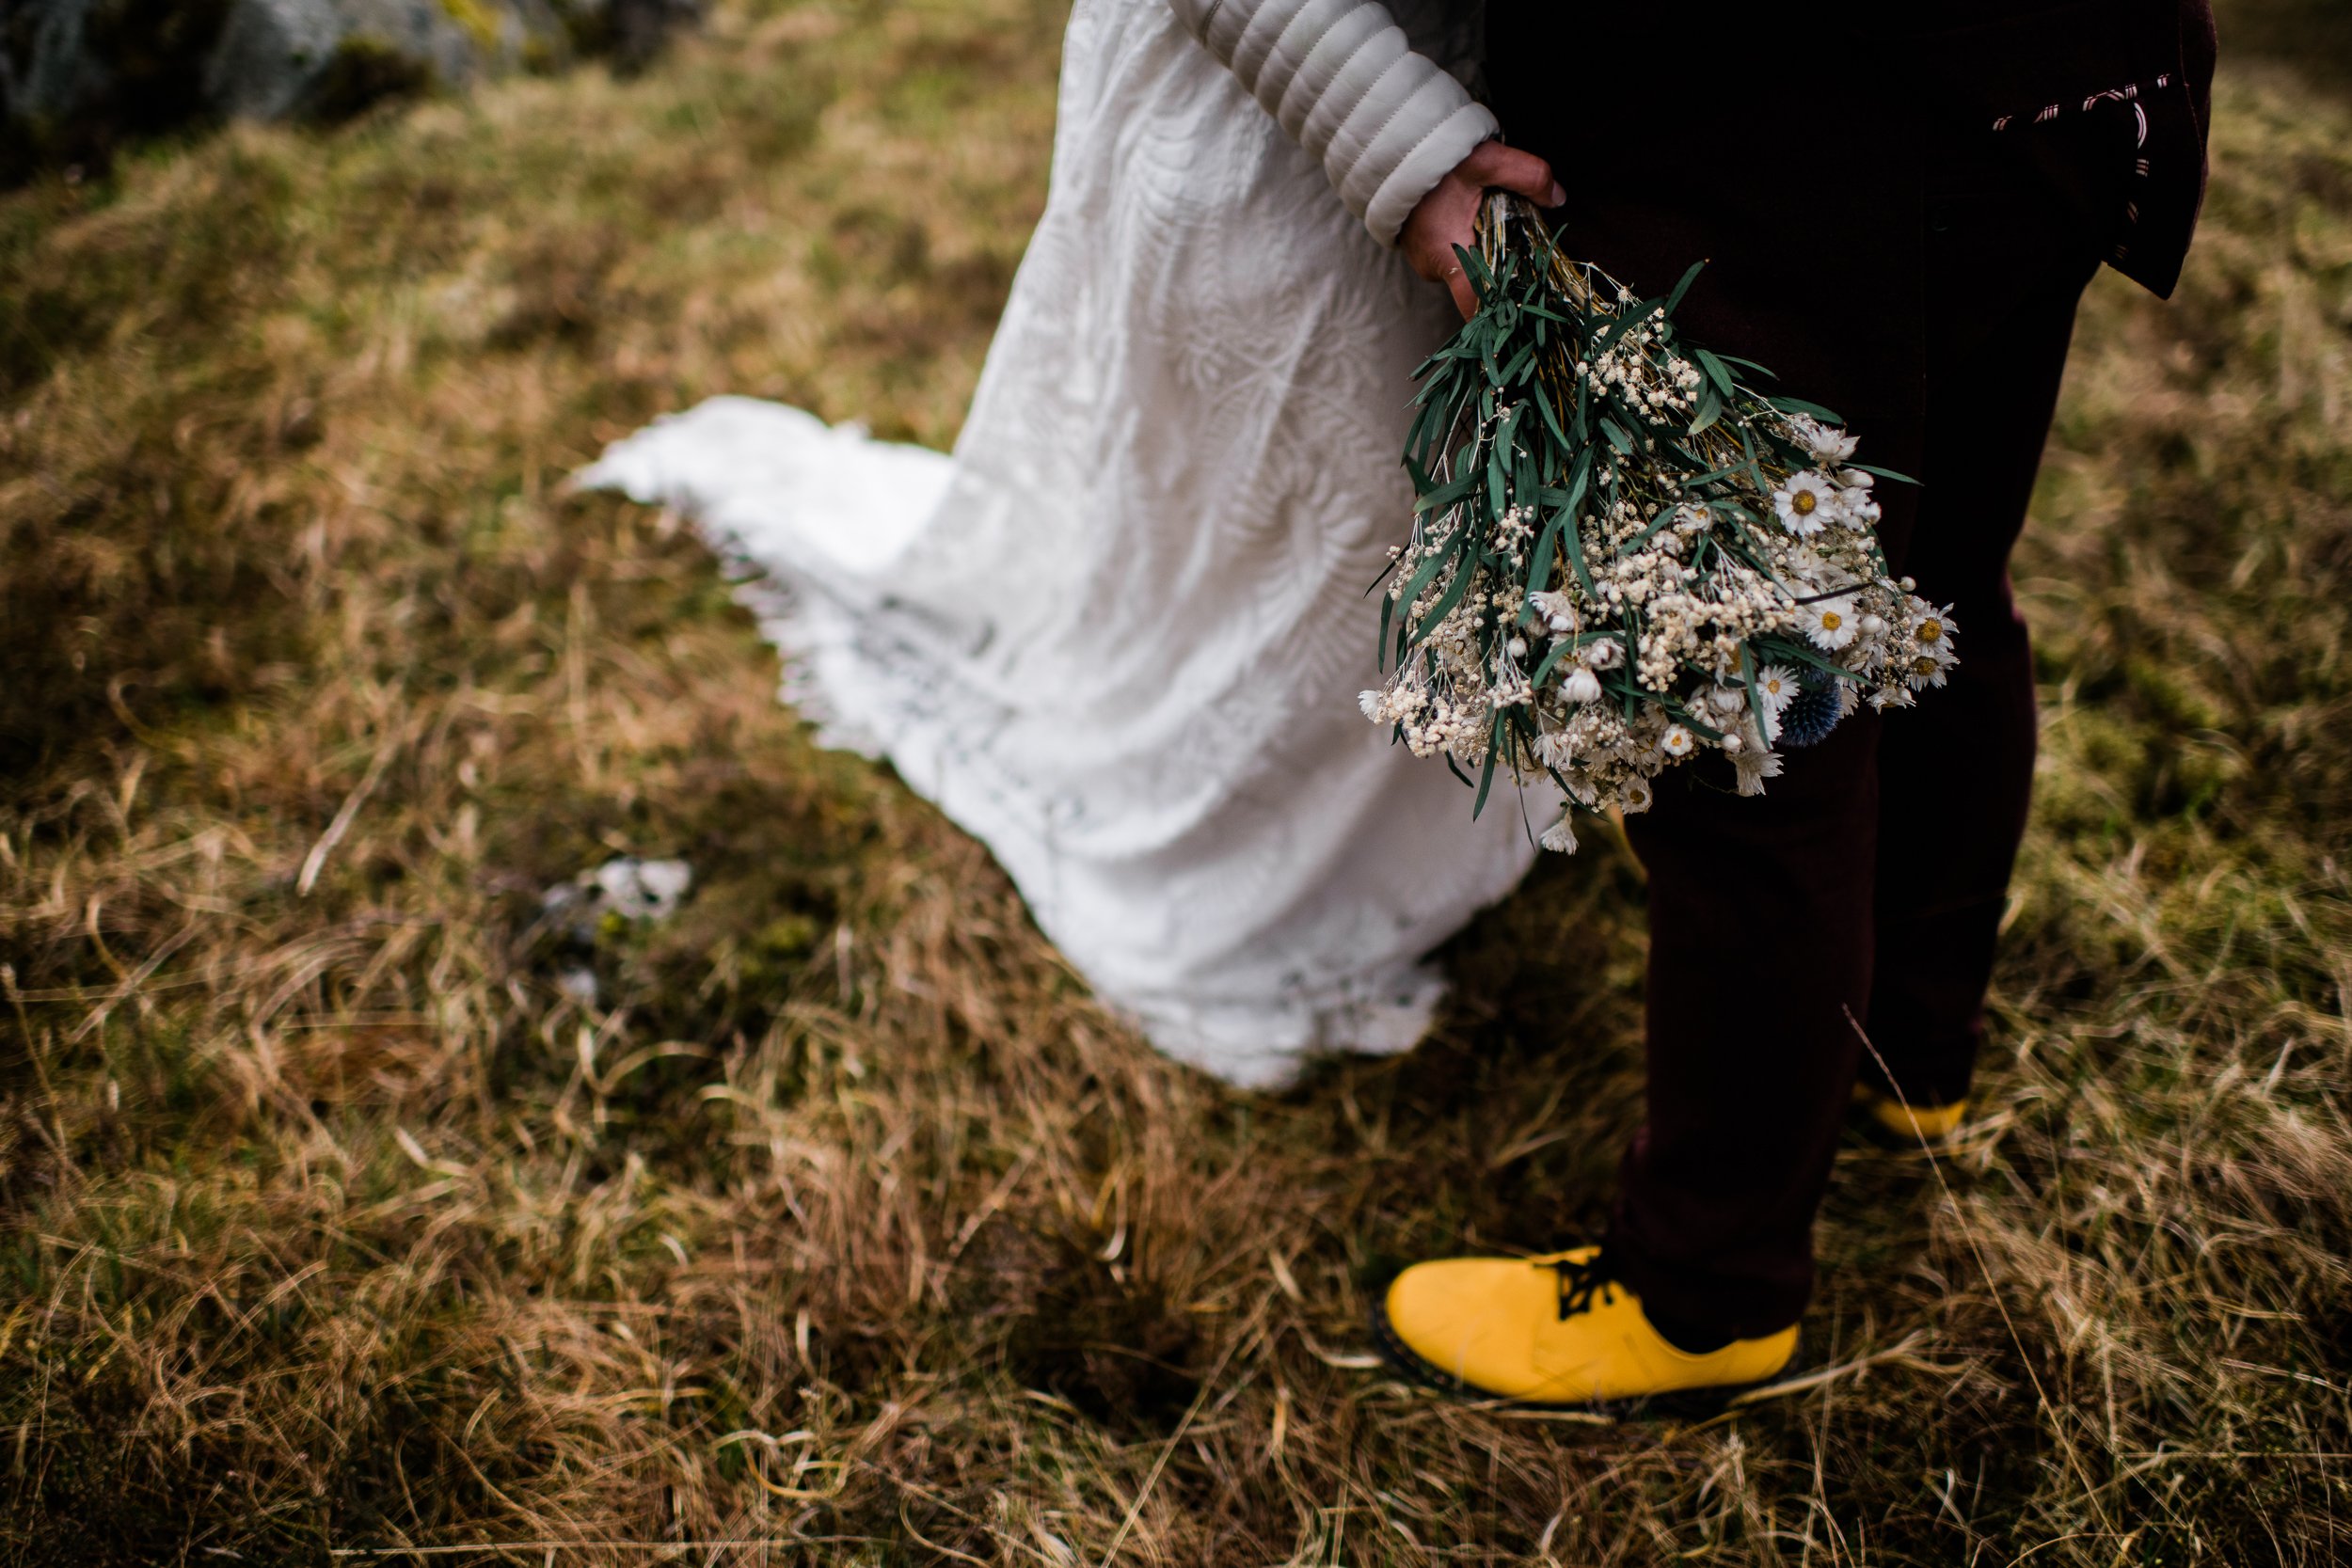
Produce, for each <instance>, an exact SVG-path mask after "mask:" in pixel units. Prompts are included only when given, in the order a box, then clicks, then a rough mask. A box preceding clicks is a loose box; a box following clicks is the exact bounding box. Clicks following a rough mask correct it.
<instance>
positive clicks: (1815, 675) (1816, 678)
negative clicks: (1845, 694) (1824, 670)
mask: <svg viewBox="0 0 2352 1568" xmlns="http://www.w3.org/2000/svg"><path fill="white" fill-rule="evenodd" d="M1844 708H1845V705H1844V704H1843V703H1842V702H1841V701H1839V699H1838V695H1837V681H1836V677H1835V676H1831V675H1824V674H1821V673H1819V672H1815V671H1807V672H1806V673H1805V676H1804V682H1803V684H1801V685H1800V686H1799V687H1798V689H1797V694H1796V695H1795V696H1794V697H1791V698H1790V699H1789V700H1788V707H1787V708H1786V709H1784V710H1783V711H1782V713H1781V716H1780V745H1781V748H1782V749H1783V750H1784V751H1790V752H1793V751H1797V750H1800V749H1801V748H1804V747H1806V746H1814V745H1819V744H1820V741H1821V740H1822V739H1823V738H1824V737H1826V736H1828V734H1829V732H1830V731H1832V730H1834V729H1836V727H1837V721H1838V720H1840V719H1842V718H1844V717H1845V712H1844Z"/></svg>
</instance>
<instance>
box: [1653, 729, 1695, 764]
mask: <svg viewBox="0 0 2352 1568" xmlns="http://www.w3.org/2000/svg"><path fill="white" fill-rule="evenodd" d="M1698 744H1699V738H1698V736H1694V735H1692V733H1691V732H1690V731H1689V730H1686V729H1684V728H1683V727H1682V726H1681V725H1680V724H1669V725H1667V726H1666V733H1665V734H1664V735H1661V736H1659V737H1658V749H1659V750H1660V751H1661V752H1665V753H1666V754H1667V755H1668V756H1670V757H1676V758H1681V757H1687V756H1689V755H1690V754H1691V753H1692V752H1694V751H1696V750H1698Z"/></svg>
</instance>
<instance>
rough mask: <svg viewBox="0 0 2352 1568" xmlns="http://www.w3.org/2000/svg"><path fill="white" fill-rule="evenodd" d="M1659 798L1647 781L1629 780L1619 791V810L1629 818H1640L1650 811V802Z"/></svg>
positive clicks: (1639, 779) (1640, 779)
mask: <svg viewBox="0 0 2352 1568" xmlns="http://www.w3.org/2000/svg"><path fill="white" fill-rule="evenodd" d="M1657 798H1658V797H1657V796H1656V794H1655V793H1653V792H1652V791H1651V789H1650V786H1649V781H1648V780H1647V779H1642V778H1633V779H1628V780H1626V782H1625V784H1624V785H1623V786H1622V787H1621V788H1619V789H1618V791H1617V809H1618V810H1619V811H1621V812H1623V813H1625V814H1626V815H1627V816H1639V815H1641V814H1642V813H1643V812H1645V811H1647V810H1649V808H1650V802H1651V801H1653V800H1657Z"/></svg>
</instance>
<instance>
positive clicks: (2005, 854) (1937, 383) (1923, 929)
mask: <svg viewBox="0 0 2352 1568" xmlns="http://www.w3.org/2000/svg"><path fill="white" fill-rule="evenodd" d="M2083 280H2084V279H2083V276H2082V274H2081V272H2080V271H2078V270H2076V269H2074V268H2063V269H2059V270H2057V271H2054V272H2052V273H2051V274H2050V275H2049V277H2047V278H2046V280H2045V281H2044V283H2043V284H2042V287H2040V288H2038V289H2036V290H2034V291H2031V292H2030V293H2027V295H2026V297H2025V298H2024V299H2022V300H2021V301H2020V302H2019V303H2018V305H2017V306H2016V308H2015V309H2013V310H2012V311H2011V312H2010V313H2009V314H2008V316H2007V317H2006V318H2005V319H2003V320H2001V321H1999V322H1997V323H1994V324H1991V325H1990V330H1986V331H1984V332H1982V333H1980V334H1974V335H1972V336H1971V339H1970V340H1969V341H1959V342H1952V341H1931V350H1933V351H1940V352H1937V354H1936V357H1935V358H1931V372H1930V373H1931V381H1930V384H1929V420H1928V465H1929V469H1930V471H1931V473H1932V474H1933V475H1934V482H1933V483H1931V484H1930V485H1929V486H1928V487H1927V488H1926V490H1925V491H1924V493H1923V494H1922V495H1921V497H1920V507H1919V518H1918V522H1917V524H1916V526H1915V529H1914V530H1913V531H1912V534H1911V537H1910V541H1909V546H1908V549H1907V551H1906V552H1905V554H1906V559H1905V560H1904V561H1903V562H1900V564H1899V570H1901V571H1905V572H1908V573H1910V574H1911V575H1912V576H1914V577H1915V578H1917V579H1918V582H1919V592H1920V594H1922V595H1924V596H1925V597H1927V598H1928V599H1930V600H1931V602H1933V603H1936V604H1939V605H1942V604H1949V605H1950V606H1951V607H1952V614H1953V617H1954V619H1955V620H1956V621H1957V622H1958V624H1959V626H1960V628H1961V636H1960V640H1959V642H1958V644H1957V645H1958V647H1959V649H1960V656H1961V662H1960V664H1959V666H1958V667H1957V668H1956V669H1954V670H1953V672H1952V673H1951V675H1950V677H1949V682H1948V684H1947V686H1946V687H1945V688H1944V689H1940V690H1930V691H1927V692H1924V693H1922V694H1921V697H1920V705H1919V708H1918V710H1917V711H1916V712H1912V713H1899V714H1896V715H1894V716H1892V717H1890V718H1889V720H1888V721H1887V723H1886V728H1885V735H1884V737H1883V739H1882V740H1881V742H1880V748H1879V831H1878V878H1877V893H1876V896H1875V899H1874V901H1873V904H1874V910H1875V929H1874V935H1873V947H1874V950H1875V958H1874V961H1873V965H1872V984H1871V990H1870V1006H1869V1011H1868V1013H1867V1025H1868V1033H1869V1052H1868V1053H1866V1056H1865V1059H1864V1060H1863V1062H1862V1063H1861V1073H1862V1076H1863V1079H1864V1081H1865V1082H1867V1083H1869V1084H1872V1085H1875V1086H1877V1087H1879V1088H1882V1089H1891V1090H1893V1091H1895V1092H1897V1093H1899V1095H1900V1096H1901V1097H1902V1098H1903V1099H1905V1100H1907V1101H1910V1102H1911V1103H1912V1104H1915V1105H1948V1104H1951V1103H1953V1102H1954V1101H1959V1100H1962V1099H1963V1098H1965V1097H1966V1095H1967V1093H1968V1085H1969V1079H1970V1075H1971V1073H1972V1071H1973V1069H1974V1067H1975V1063H1976V1058H1977V1053H1978V1049H1979V1046H1980V1045H1981V1044H1982V1042H1983V1038H1984V995H1985V988H1986V986H1987V985H1988V983H1989V982H1990V981H1991V978H1992V974H1993V957H1994V942H1995V939H1996V937H1997V935H1998V933H1999V930H2000V923H2001V916H2002V912H2003V911H2004V909H2005V908H2006V906H2007V902H2008V891H2009V879H2010V870H2011V869H2012V867H2013V866H2014V864H2015V862H2016V857H2017V846H2018V842H2019V841H2020V839H2022V838H2023V837H2024V835H2025V830H2026V807H2027V800H2028V797H2029V795H2030V794H2031V791H2032V787H2033V763H2034V742H2035V732H2036V728H2037V721H2036V715H2035V710H2034V680H2033V653H2032V649H2031V647H2030V646H2029V644H2028V643H2027V641H2026V625H2025V622H2024V621H2023V619H2021V618H2020V617H2019V615H2018V613H2017V608H2016V603H2015V601H2014V599H2013V598H2012V597H2011V594H2010V582H2009V570H2008V566H2009V554H2010V546H2012V545H2014V544H2015V542H2016V539H2017V534H2018V531H2019V530H2020V528H2022V526H2023V525H2024V522H2025V517H2026V503H2027V500H2028V499H2030V497H2031V495H2032V491H2033V483H2034V475H2035V473H2036V471H2037V470H2038V468H2039V467H2040V464H2041V458H2042V444H2043V441H2044V439H2045V437H2046V436H2047V435H2048V432H2049V426H2050V416H2051V413H2052V410H2053V409H2054V408H2055V407H2056V405H2057V401H2058V380H2059V374H2060V372H2061V371H2062V370H2063V369H2064V366H2065V363H2066V350H2067V344H2068V341H2069V339H2070V337H2071V336H2072V333H2073V328H2074V307H2075V303H2076V301H2077V299H2078V298H2079V297H2080V294H2081V292H2082V284H2083ZM1938 360H1941V361H1942V362H1940V363H1939V362H1938ZM1939 415H1942V416H1943V417H1939ZM1943 446H1949V447H1950V448H1952V449H1955V450H1952V451H1948V452H1947V451H1939V447H1943Z"/></svg>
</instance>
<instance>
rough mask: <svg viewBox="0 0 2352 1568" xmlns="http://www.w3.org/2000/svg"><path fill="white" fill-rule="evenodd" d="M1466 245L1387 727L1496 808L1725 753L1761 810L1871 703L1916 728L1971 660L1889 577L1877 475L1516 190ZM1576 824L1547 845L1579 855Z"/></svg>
mask: <svg viewBox="0 0 2352 1568" xmlns="http://www.w3.org/2000/svg"><path fill="white" fill-rule="evenodd" d="M1478 238H1479V251H1478V253H1477V254H1472V253H1470V252H1469V251H1467V250H1465V251H1459V252H1457V254H1458V255H1459V256H1460V258H1461V261H1462V264H1463V266H1464V267H1465V268H1466V269H1467V270H1468V271H1469V273H1470V279H1471V281H1472V283H1473V284H1474V286H1475V287H1476V289H1477V293H1478V297H1479V302H1480V303H1479V309H1478V311H1477V313H1476V314H1475V315H1474V316H1472V317H1471V319H1470V321H1469V322H1467V323H1466V324H1464V325H1463V327H1462V330H1461V332H1460V333H1459V334H1457V335H1456V336H1455V337H1454V340H1453V341H1451V342H1449V343H1448V344H1447V345H1446V346H1445V347H1444V348H1442V349H1440V350H1439V351H1438V353H1437V354H1435V355H1434V356H1431V357H1430V359H1429V360H1428V362H1427V363H1426V364H1424V365H1423V366H1422V369H1421V370H1420V372H1417V373H1418V378H1419V380H1420V381H1421V384H1422V385H1421V391H1420V395H1419V396H1418V398H1417V399H1416V400H1415V405H1416V406H1417V407H1418V408H1419V410H1420V413H1419V415H1418V417H1417V418H1416V419H1415V420H1414V422H1413V426H1412V432H1411V435H1410V436H1409V437H1408V439H1407V441H1406V458H1405V462H1406V467H1407V468H1408V469H1409V470H1410V471H1411V473H1412V476H1413V483H1414V487H1415V489H1416V490H1417V491H1418V492H1419V500H1418V502H1417V504H1416V507H1415V510H1414V522H1413V532H1412V537H1411V540H1410V541H1409V542H1408V543H1407V544H1406V545H1404V546H1399V547H1397V548H1396V549H1394V550H1393V551H1392V552H1391V562H1390V567H1389V571H1388V573H1387V574H1386V575H1384V577H1383V578H1382V581H1383V582H1386V583H1388V584H1389V585H1390V586H1389V587H1388V589H1387V596H1386V601H1385V603H1384V605H1383V609H1382V614H1381V646H1382V655H1383V657H1382V664H1383V668H1384V669H1386V668H1388V665H1389V659H1390V656H1391V654H1392V655H1393V658H1394V668H1393V672H1392V673H1390V675H1389V677H1388V679H1387V681H1386V683H1385V684H1384V685H1383V686H1381V687H1380V688H1379V689H1376V690H1372V691H1367V692H1365V693H1364V694H1363V698H1362V702H1363V709H1364V713H1365V716H1366V717H1367V718H1370V719H1372V720H1373V721H1375V722H1377V723H1382V724H1387V725H1390V726H1391V728H1392V730H1393V733H1394V735H1395V736H1396V738H1397V739H1399V740H1401V741H1403V742H1404V743H1405V744H1406V746H1407V747H1409V748H1410V749H1411V750H1412V752H1413V753H1414V754H1415V755H1417V756H1424V757H1425V756H1429V755H1431V754H1433V753H1434V754H1437V755H1440V756H1443V757H1444V758H1445V759H1446V761H1447V764H1448V766H1449V767H1452V768H1454V770H1455V772H1457V773H1459V774H1461V775H1462V777H1463V778H1464V780H1465V782H1469V780H1470V774H1469V773H1468V772H1466V771H1465V769H1476V770H1477V772H1478V777H1477V780H1476V785H1477V790H1478V797H1477V804H1476V806H1474V807H1473V810H1483V809H1484V808H1485V805H1486V798H1487V793H1488V791H1489V789H1490V788H1491V787H1492V785H1493V783H1494V778H1495V774H1496V773H1497V771H1498V770H1501V771H1503V772H1506V773H1508V774H1509V775H1510V776H1511V777H1512V778H1513V779H1514V780H1516V781H1519V782H1525V781H1527V780H1529V779H1532V778H1539V777H1544V776H1549V778H1551V779H1553V780H1554V781H1556V782H1557V783H1558V784H1559V785H1560V787H1561V788H1562V789H1563V790H1565V792H1566V794H1567V797H1568V799H1569V800H1570V801H1572V802H1573V803H1574V805H1581V806H1582V807H1584V808H1585V809H1587V810H1592V811H1598V810H1603V809H1605V808H1607V807H1610V806H1615V807H1617V808H1618V809H1620V810H1622V811H1626V812H1638V811H1644V810H1646V809H1647V808H1648V806H1649V803H1650V800H1651V790H1652V784H1651V781H1652V780H1653V779H1654V778H1656V776H1657V775H1658V774H1659V773H1660V772H1661V770H1662V769H1664V768H1667V767H1670V766H1672V765H1674V764H1677V763H1680V762H1685V761H1688V760H1689V759H1690V758H1692V757H1693V756H1695V755H1697V754H1698V753H1699V752H1701V751H1702V750H1705V749H1708V748H1713V749H1715V750H1717V751H1720V752H1723V753H1724V755H1725V756H1727V757H1728V758H1729V759H1730V761H1731V764H1732V767H1733V769H1734V771H1735V775H1736V778H1737V781H1738V787H1739V790H1740V793H1741V794H1743V795H1754V794H1760V793H1762V792H1763V789H1764V781H1765V780H1767V779H1770V778H1772V777H1773V776H1774V775H1775V774H1777V773H1778V772H1779V771H1780V766H1781V752H1782V751H1783V750H1787V749H1790V748H1794V747H1800V746H1808V745H1811V744H1813V743H1814V742H1815V741H1818V740H1820V738H1821V737H1822V736H1826V735H1827V734H1828V733H1829V732H1830V730H1831V729H1832V728H1833V727H1835V726H1836V723H1837V722H1838V721H1840V720H1841V719H1843V718H1845V717H1846V716H1847V715H1848V714H1850V713H1851V712H1852V711H1853V710H1854V709H1855V707H1856V706H1857V705H1859V704H1861V703H1864V702H1867V703H1869V704H1871V705H1873V706H1875V707H1879V708H1882V709H1883V708H1886V707H1897V706H1909V705H1910V704H1911V701H1912V694H1913V693H1914V692H1915V691H1916V690H1918V689H1922V688H1925V687H1930V686H1941V685H1943V684H1944V679H1945V674H1946V673H1947V671H1948V670H1949V669H1950V668H1951V666H1952V664H1953V662H1954V653H1953V647H1952V639H1953V626H1952V620H1951V616H1950V613H1949V611H1948V610H1938V609H1936V608H1934V607H1932V606H1931V605H1930V604H1928V603H1927V602H1926V601H1925V600H1923V599H1921V598H1919V597H1918V596H1917V595H1916V594H1915V593H1914V592H1913V591H1912V590H1913V589H1914V587H1915V584H1914V583H1913V582H1912V581H1911V579H1910V578H1903V579H1901V580H1899V581H1898V580H1895V579H1893V578H1890V577H1889V576H1888V574H1887V564H1886V558H1885V555H1884V553H1883V551H1882V550H1881V548H1880V546H1879V542H1878V536H1877V534H1876V532H1875V531H1874V529H1873V525H1874V524H1875V523H1876V522H1877V520H1878V517H1879V503H1878V501H1877V499H1876V498H1875V495H1874V488H1875V483H1876V482H1877V481H1878V480H1880V479H1886V480H1890V481H1899V480H1901V478H1902V476H1900V475H1899V474H1894V473H1891V472H1889V471H1888V470H1886V469H1883V468H1873V467H1868V466H1867V465H1864V464H1859V463H1855V462H1854V461H1852V457H1853V451H1854V438H1853V437H1852V436H1849V435H1847V434H1846V433H1845V432H1844V431H1843V430H1841V429H1840V428H1839V427H1838V423H1837V419H1836V415H1834V414H1831V413H1830V412H1829V411H1828V410H1827V409H1824V408H1820V407H1818V406H1816V405H1814V404H1808V403H1805V402H1804V401H1802V400H1800V399H1796V398H1790V397H1780V396H1772V395H1768V394H1766V393H1763V392H1759V391H1757V390H1756V389H1755V388H1754V387H1753V386H1752V385H1751V382H1752V381H1753V380H1755V379H1759V378H1761V379H1769V378H1770V375H1771V372H1768V371H1766V370H1765V369H1764V368H1763V367H1762V366H1760V365H1757V364H1755V363H1754V362H1752V361H1749V360H1743V359H1739V358H1735V357H1733V356H1729V355H1719V354H1714V353H1710V352H1709V351H1708V350H1707V349H1704V348H1699V347H1696V346H1694V345H1689V344H1685V343H1683V342H1682V341H1680V340H1679V339H1678V337H1677V333H1676V330H1675V322H1674V313H1675V309H1676V308H1677V306H1678V305H1679V304H1680V303H1681V301H1682V297H1683V294H1684V293H1685V291H1687V290H1688V289H1689V287H1690V285H1691V282H1692V279H1693V278H1694V277H1697V276H1698V272H1699V268H1698V267H1696V266H1693V267H1692V269H1691V270H1690V271H1689V272H1688V273H1686V274H1684V275H1683V277H1682V280H1681V282H1680V283H1678V284H1677V286H1676V287H1675V289H1674V291H1673V293H1670V294H1668V295H1667V296H1666V297H1665V298H1663V299H1653V300H1641V301H1637V300H1635V299H1634V298H1633V296H1632V294H1631V293H1629V291H1628V290H1627V289H1625V287H1624V286H1623V285H1621V284H1619V283H1617V282H1616V280H1615V279H1613V278H1612V277H1608V276H1607V275H1606V274H1605V273H1603V272H1601V271H1600V270H1599V269H1598V268H1597V267H1594V266H1591V265H1588V264H1586V263H1582V262H1579V261H1570V260H1569V259H1567V258H1566V257H1565V256H1564V255H1563V254H1562V253H1561V251H1560V250H1559V248H1558V247H1557V246H1556V245H1554V244H1553V242H1552V239H1551V236H1550V234H1549V231H1548V230H1546V228H1545V226H1544V224H1543V220H1542V219H1541V218H1540V217H1538V216H1537V215H1536V214H1535V212H1534V209H1533V208H1532V207H1531V206H1529V205H1528V204H1527V203H1526V202H1524V201H1522V200H1520V199H1519V198H1516V197H1509V196H1504V195H1502V194H1497V195H1495V196H1492V197H1490V198H1488V200H1487V202H1486V206H1485V208H1484V209H1483V210H1482V213H1481V217H1480V223H1479V235H1478ZM1572 812H1573V806H1572V807H1571V808H1570V810H1569V811H1564V812H1563V813H1562V815H1561V817H1560V819H1559V821H1558V822H1557V823H1556V824H1554V825H1553V826H1552V827H1551V828H1550V829H1549V830H1548V831H1547V832H1545V833H1544V834H1543V840H1542V841H1543V844H1544V846H1545V847H1547V848H1551V849H1559V850H1569V851H1572V850H1574V849H1575V847H1576V837H1575V833H1574V832H1573V830H1572V828H1571V826H1570V821H1569V818H1570V816H1571V815H1572Z"/></svg>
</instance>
